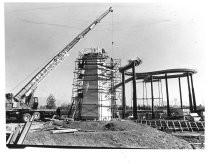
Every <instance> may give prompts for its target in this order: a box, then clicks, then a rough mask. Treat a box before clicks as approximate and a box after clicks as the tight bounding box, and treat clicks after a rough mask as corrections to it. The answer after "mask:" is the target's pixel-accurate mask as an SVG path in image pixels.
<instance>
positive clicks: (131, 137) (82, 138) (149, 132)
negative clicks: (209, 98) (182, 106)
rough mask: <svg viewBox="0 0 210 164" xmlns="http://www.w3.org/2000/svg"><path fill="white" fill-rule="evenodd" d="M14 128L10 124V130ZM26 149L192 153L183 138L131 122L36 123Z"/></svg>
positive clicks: (30, 132) (27, 140)
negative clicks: (54, 131) (65, 130)
mask: <svg viewBox="0 0 210 164" xmlns="http://www.w3.org/2000/svg"><path fill="white" fill-rule="evenodd" d="M14 126H15V124H7V130H11V129H12V128H14ZM58 126H59V127H64V128H72V129H80V130H86V131H78V132H75V133H63V134H52V132H51V131H50V130H49V128H50V129H53V128H55V127H58ZM24 144H26V145H56V146H82V147H108V148H147V149H192V146H191V145H190V144H189V143H188V142H187V141H186V140H183V139H181V138H177V137H175V136H173V135H171V134H167V133H165V132H162V131H159V130H156V129H154V128H151V127H149V126H147V125H141V124H137V123H135V122H133V121H129V120H121V121H120V120H116V121H110V122H96V121H83V122H82V121H81V122H79V121H78V122H69V123H68V124H66V123H64V122H63V121H57V122H45V123H44V122H34V123H33V125H32V126H31V129H30V131H29V133H28V135H27V137H26V139H25V141H24Z"/></svg>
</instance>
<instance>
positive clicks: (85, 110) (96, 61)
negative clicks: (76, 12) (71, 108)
mask: <svg viewBox="0 0 210 164" xmlns="http://www.w3.org/2000/svg"><path fill="white" fill-rule="evenodd" d="M119 66H120V60H119V59H112V58H110V57H109V56H108V55H107V53H106V52H105V50H104V49H99V48H97V49H95V48H91V49H85V50H84V53H81V54H79V57H78V58H77V60H76V62H75V72H74V73H75V74H74V81H73V92H72V93H73V96H72V99H75V110H76V111H77V114H76V117H77V118H79V119H81V120H99V121H103V120H111V118H112V112H113V110H114V108H115V106H116V92H114V93H111V92H110V89H111V87H113V86H114V85H115V84H116V83H118V82H119V81H120V74H119V72H118V68H119Z"/></svg>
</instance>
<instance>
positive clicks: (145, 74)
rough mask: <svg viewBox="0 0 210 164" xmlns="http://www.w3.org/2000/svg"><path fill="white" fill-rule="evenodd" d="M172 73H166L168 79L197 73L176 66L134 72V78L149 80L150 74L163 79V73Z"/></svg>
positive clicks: (119, 84)
mask: <svg viewBox="0 0 210 164" xmlns="http://www.w3.org/2000/svg"><path fill="white" fill-rule="evenodd" d="M171 73H173V75H167V78H168V79H172V78H178V77H186V76H187V73H190V74H195V73H197V71H196V70H194V69H187V68H178V69H167V70H160V71H153V72H143V73H136V79H137V80H141V79H145V78H147V79H145V82H150V79H151V78H150V76H153V79H155V80H156V79H158V80H160V79H165V74H171ZM175 73H176V74H175ZM125 74H126V75H128V76H132V73H131V72H125ZM154 75H160V76H154ZM132 79H133V77H130V78H128V79H126V80H125V83H128V82H130V81H132ZM121 85H122V83H118V84H117V85H115V86H114V87H113V88H112V90H115V89H116V88H118V87H120V86H121Z"/></svg>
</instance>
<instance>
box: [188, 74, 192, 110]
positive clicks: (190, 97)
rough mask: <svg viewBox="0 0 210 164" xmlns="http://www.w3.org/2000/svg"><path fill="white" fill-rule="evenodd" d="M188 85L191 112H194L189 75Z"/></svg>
mask: <svg viewBox="0 0 210 164" xmlns="http://www.w3.org/2000/svg"><path fill="white" fill-rule="evenodd" d="M187 84H188V92H189V105H190V112H193V107H192V95H191V89H190V79H189V73H188V74H187Z"/></svg>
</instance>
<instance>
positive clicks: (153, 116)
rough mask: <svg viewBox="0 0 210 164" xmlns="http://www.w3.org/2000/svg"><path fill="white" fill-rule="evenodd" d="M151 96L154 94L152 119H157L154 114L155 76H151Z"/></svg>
mask: <svg viewBox="0 0 210 164" xmlns="http://www.w3.org/2000/svg"><path fill="white" fill-rule="evenodd" d="M151 96H152V99H151V100H152V119H155V114H154V95H153V77H152V76H151Z"/></svg>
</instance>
